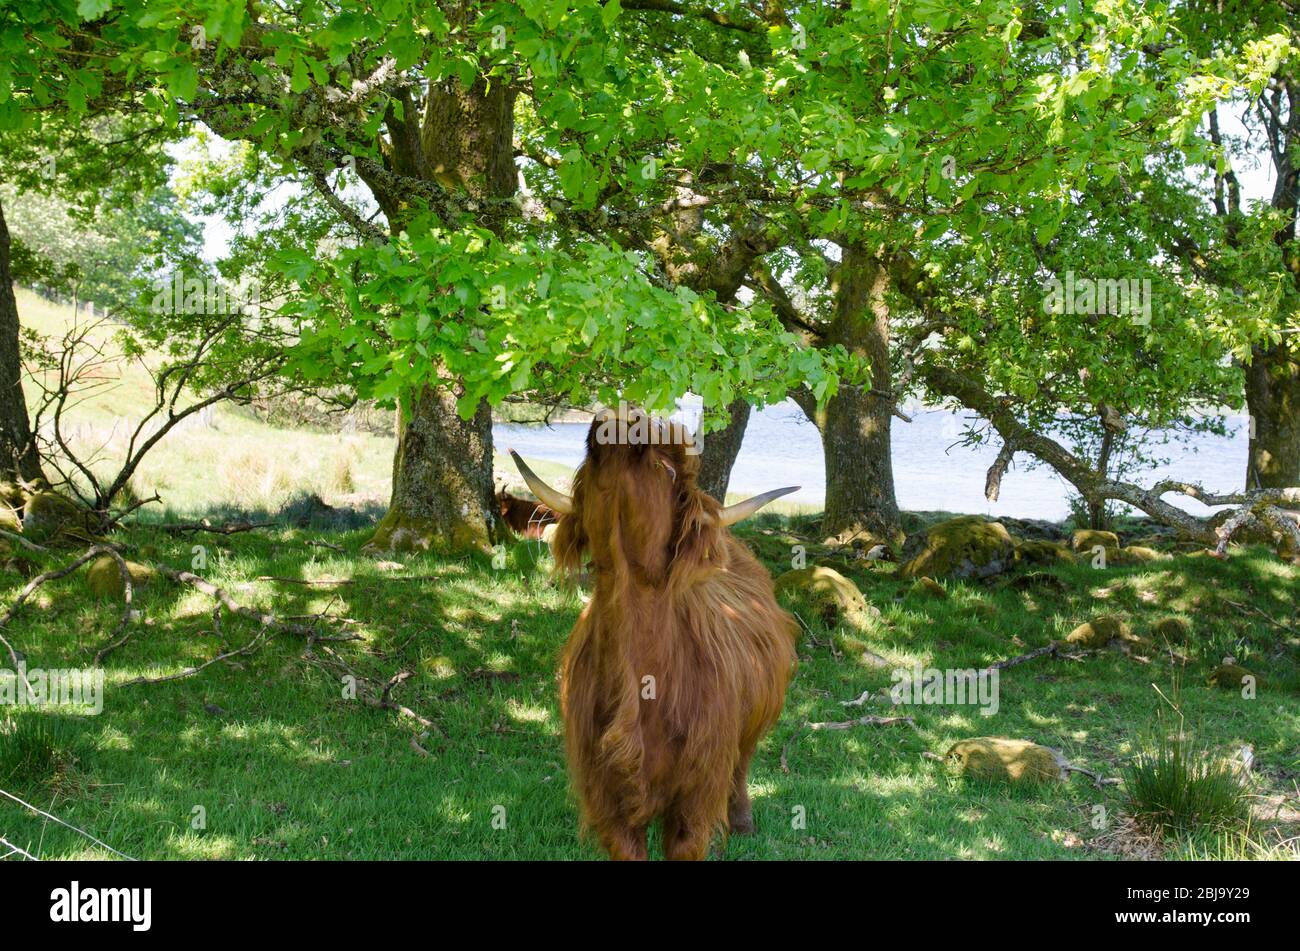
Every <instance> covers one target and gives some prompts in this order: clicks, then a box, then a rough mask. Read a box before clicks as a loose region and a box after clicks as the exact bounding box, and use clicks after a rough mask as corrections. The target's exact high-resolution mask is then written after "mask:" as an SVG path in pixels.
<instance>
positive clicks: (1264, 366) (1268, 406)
mask: <svg viewBox="0 0 1300 951" xmlns="http://www.w3.org/2000/svg"><path fill="white" fill-rule="evenodd" d="M1274 81H1275V82H1277V83H1279V84H1280V88H1279V95H1280V94H1281V93H1282V92H1285V94H1286V103H1287V109H1286V112H1285V115H1286V116H1287V120H1286V124H1285V126H1283V125H1281V124H1280V123H1281V120H1280V113H1281V110H1280V109H1279V110H1278V114H1275V115H1274V120H1273V127H1272V130H1271V135H1274V136H1277V137H1279V138H1280V140H1281V143H1280V144H1281V148H1275V149H1274V151H1273V156H1274V159H1273V161H1274V165H1275V168H1276V171H1277V178H1276V179H1275V180H1274V183H1273V197H1272V200H1271V201H1270V205H1271V206H1272V208H1273V209H1274V210H1275V211H1277V212H1278V213H1279V214H1281V216H1282V226H1281V228H1279V229H1278V231H1277V232H1276V233H1275V234H1274V235H1273V242H1274V243H1275V244H1276V245H1277V248H1278V252H1279V254H1280V255H1281V257H1282V264H1283V266H1284V267H1285V268H1286V270H1287V271H1288V272H1290V274H1291V277H1292V280H1293V281H1294V283H1295V288H1296V290H1300V244H1297V241H1296V239H1297V237H1300V235H1298V234H1297V228H1298V226H1300V222H1297V217H1296V210H1297V205H1298V204H1300V167H1297V164H1298V163H1297V161H1296V154H1297V152H1300V77H1297V76H1296V75H1295V74H1294V73H1293V72H1292V73H1288V72H1287V71H1285V69H1284V70H1283V71H1281V72H1279V73H1278V74H1276V75H1275V76H1274ZM1290 316H1291V318H1292V320H1291V321H1289V323H1290V324H1291V326H1294V317H1295V314H1294V313H1293V314H1291V315H1290ZM1246 406H1247V408H1248V410H1249V411H1250V417H1251V434H1250V455H1249V457H1248V459H1247V462H1246V488H1247V489H1255V488H1264V489H1278V488H1287V487H1289V486H1294V485H1300V340H1297V339H1296V336H1295V335H1294V334H1291V335H1285V336H1283V337H1282V339H1281V340H1280V341H1279V342H1278V343H1277V344H1275V345H1273V346H1270V347H1264V346H1259V345H1257V346H1254V347H1252V348H1251V361H1250V365H1249V366H1248V367H1246Z"/></svg>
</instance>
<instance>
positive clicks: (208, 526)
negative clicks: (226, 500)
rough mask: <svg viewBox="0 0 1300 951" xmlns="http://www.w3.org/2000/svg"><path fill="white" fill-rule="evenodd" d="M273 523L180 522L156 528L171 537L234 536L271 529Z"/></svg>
mask: <svg viewBox="0 0 1300 951" xmlns="http://www.w3.org/2000/svg"><path fill="white" fill-rule="evenodd" d="M275 524H276V523H275V522H227V523H226V524H225V525H213V524H212V523H211V522H209V521H207V520H204V521H202V522H180V523H177V524H175V525H159V526H158V528H160V529H162V530H163V531H164V532H168V533H169V534H172V535H186V534H190V533H192V532H211V533H212V534H213V535H236V534H238V533H239V532H251V531H253V530H254V529H257V528H272V527H274V526H275Z"/></svg>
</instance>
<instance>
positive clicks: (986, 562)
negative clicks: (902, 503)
mask: <svg viewBox="0 0 1300 951" xmlns="http://www.w3.org/2000/svg"><path fill="white" fill-rule="evenodd" d="M914 539H915V540H914ZM905 551H911V552H914V554H912V555H911V557H910V560H909V561H908V562H907V564H905V565H903V567H902V569H901V570H900V574H901V575H902V576H903V577H904V578H920V577H922V576H925V575H928V576H930V577H932V578H987V577H990V576H991V575H996V574H999V573H1000V572H1003V571H1006V570H1007V568H1009V567H1010V566H1011V564H1012V563H1013V562H1014V561H1015V557H1016V542H1015V539H1014V538H1012V537H1011V533H1010V532H1008V531H1007V530H1006V528H1005V527H1004V526H1003V525H1002V524H1001V523H1000V522H990V521H986V520H985V519H983V518H981V517H979V516H978V515H963V516H961V517H959V518H952V519H949V520H948V521H946V522H940V523H939V524H938V525H934V526H932V527H930V528H929V529H927V530H926V531H925V533H924V536H923V537H919V538H918V537H916V536H913V538H910V539H908V545H907V548H906V549H905Z"/></svg>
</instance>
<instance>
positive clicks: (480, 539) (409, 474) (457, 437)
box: [366, 388, 497, 551]
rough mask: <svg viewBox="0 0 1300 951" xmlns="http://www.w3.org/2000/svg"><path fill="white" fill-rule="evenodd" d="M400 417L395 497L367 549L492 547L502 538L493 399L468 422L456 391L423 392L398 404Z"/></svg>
mask: <svg viewBox="0 0 1300 951" xmlns="http://www.w3.org/2000/svg"><path fill="white" fill-rule="evenodd" d="M403 410H409V415H408V413H406V412H403ZM397 419H398V424H397V454H396V455H395V456H394V458H393V494H392V501H391V502H390V503H389V507H388V514H387V515H385V516H384V519H383V521H382V522H380V523H379V527H378V528H377V529H376V530H375V534H374V536H373V537H372V538H371V539H370V541H369V542H367V543H366V547H367V548H371V549H378V550H382V551H423V550H426V549H429V548H431V547H440V548H451V549H468V548H479V549H482V548H487V547H489V546H490V545H491V544H492V543H493V542H494V541H495V540H496V538H497V519H496V515H495V509H494V505H493V500H492V412H491V410H490V409H489V408H488V406H487V404H486V403H481V404H480V405H479V408H478V411H477V412H476V413H475V414H474V417H473V418H472V419H469V420H463V419H461V418H460V416H459V415H457V413H456V394H455V391H454V390H453V389H445V388H439V389H425V390H424V391H423V392H421V393H420V394H419V397H418V399H417V401H416V402H415V403H414V405H408V406H403V407H399V409H398V416H397Z"/></svg>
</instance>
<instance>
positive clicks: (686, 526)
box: [672, 485, 722, 577]
mask: <svg viewBox="0 0 1300 951" xmlns="http://www.w3.org/2000/svg"><path fill="white" fill-rule="evenodd" d="M721 509H722V507H721V506H720V505H718V503H717V500H716V499H714V498H713V496H711V495H709V494H708V493H706V492H703V491H701V490H700V489H699V488H698V487H697V486H695V485H690V486H689V487H683V489H682V490H681V491H680V492H678V494H677V511H676V526H675V531H674V533H673V546H674V547H673V566H672V570H673V572H674V573H675V574H677V575H678V576H679V577H683V576H684V575H683V574H682V573H683V572H685V573H687V574H689V573H690V572H691V571H694V570H695V569H696V568H699V567H702V566H703V565H704V564H705V563H706V562H708V561H710V560H713V559H716V558H718V557H719V556H720V554H721V550H720V546H719V544H718V542H719V540H720V538H721V534H722V531H721V525H722V523H721V522H720V521H719V519H718V513H719V512H720V511H721Z"/></svg>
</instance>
